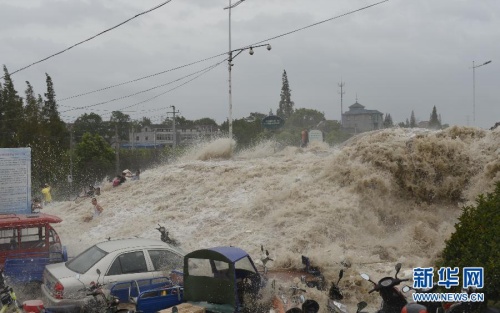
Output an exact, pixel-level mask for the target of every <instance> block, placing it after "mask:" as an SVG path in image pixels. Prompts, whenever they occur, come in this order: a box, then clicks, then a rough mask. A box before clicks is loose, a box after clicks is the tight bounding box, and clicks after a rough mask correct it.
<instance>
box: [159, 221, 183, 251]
mask: <svg viewBox="0 0 500 313" xmlns="http://www.w3.org/2000/svg"><path fill="white" fill-rule="evenodd" d="M158 226H160V227H158V228H156V230H158V231H159V232H160V234H161V241H163V242H166V243H168V244H170V245H172V246H174V247H177V246H179V242H178V241H177V240H175V239H174V238H170V237H169V236H168V231H167V229H166V228H165V227H163V226H161V225H160V224H158Z"/></svg>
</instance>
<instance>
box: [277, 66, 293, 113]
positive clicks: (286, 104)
mask: <svg viewBox="0 0 500 313" xmlns="http://www.w3.org/2000/svg"><path fill="white" fill-rule="evenodd" d="M281 80H282V86H281V94H280V103H279V107H278V110H277V111H276V114H277V115H278V116H279V117H281V118H283V119H284V120H286V119H288V118H289V117H290V116H291V115H292V114H293V110H294V109H293V105H294V103H293V101H292V99H291V98H292V90H291V89H290V84H289V83H288V77H287V75H286V71H285V70H283V76H282V78H281Z"/></svg>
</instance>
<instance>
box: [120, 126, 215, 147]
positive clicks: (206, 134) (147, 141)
mask: <svg viewBox="0 0 500 313" xmlns="http://www.w3.org/2000/svg"><path fill="white" fill-rule="evenodd" d="M175 132H176V134H177V135H176V136H174V131H173V129H172V127H171V126H167V125H151V126H145V127H143V128H142V129H141V130H140V131H139V132H135V131H130V132H129V142H128V143H123V144H121V147H122V148H129V149H133V148H158V147H166V146H169V147H173V145H174V137H175V139H176V145H178V146H187V145H189V144H192V143H194V142H195V141H197V140H200V139H203V138H211V137H212V136H215V135H217V134H219V129H218V128H217V127H216V126H212V125H208V126H197V127H196V128H193V129H185V128H180V129H179V128H177V127H176V129H175Z"/></svg>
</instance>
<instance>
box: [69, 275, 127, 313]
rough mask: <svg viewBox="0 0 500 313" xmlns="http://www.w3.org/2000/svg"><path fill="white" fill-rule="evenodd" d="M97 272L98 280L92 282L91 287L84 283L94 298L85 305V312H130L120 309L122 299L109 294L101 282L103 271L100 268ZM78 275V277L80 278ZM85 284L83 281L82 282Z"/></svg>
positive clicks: (86, 289)
mask: <svg viewBox="0 0 500 313" xmlns="http://www.w3.org/2000/svg"><path fill="white" fill-rule="evenodd" d="M96 272H97V275H98V276H97V280H96V282H91V283H90V286H89V287H86V286H85V284H84V289H85V291H86V295H87V296H91V297H92V299H91V300H90V301H88V302H87V303H86V304H85V306H84V311H85V312H96V313H118V312H119V313H129V312H130V311H129V310H127V309H119V308H118V305H119V304H120V299H118V297H115V296H113V295H111V294H108V293H107V292H105V290H104V289H103V285H102V284H101V283H99V278H100V277H101V271H100V270H99V269H97V270H96ZM78 276H79V275H77V279H79V277H78ZM82 284H83V282H82Z"/></svg>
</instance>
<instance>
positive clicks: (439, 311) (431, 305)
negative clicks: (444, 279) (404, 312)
mask: <svg viewBox="0 0 500 313" xmlns="http://www.w3.org/2000/svg"><path fill="white" fill-rule="evenodd" d="M437 287H438V285H437V284H434V285H433V286H432V288H429V289H415V288H413V287H410V286H404V287H403V288H402V289H401V290H402V291H403V292H404V293H407V292H409V291H410V290H414V291H418V292H419V293H433V292H436V289H437ZM416 303H417V304H421V305H423V306H425V307H426V308H427V312H428V313H444V309H443V306H442V303H441V302H422V301H419V302H416ZM406 306H408V304H407V305H406Z"/></svg>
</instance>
